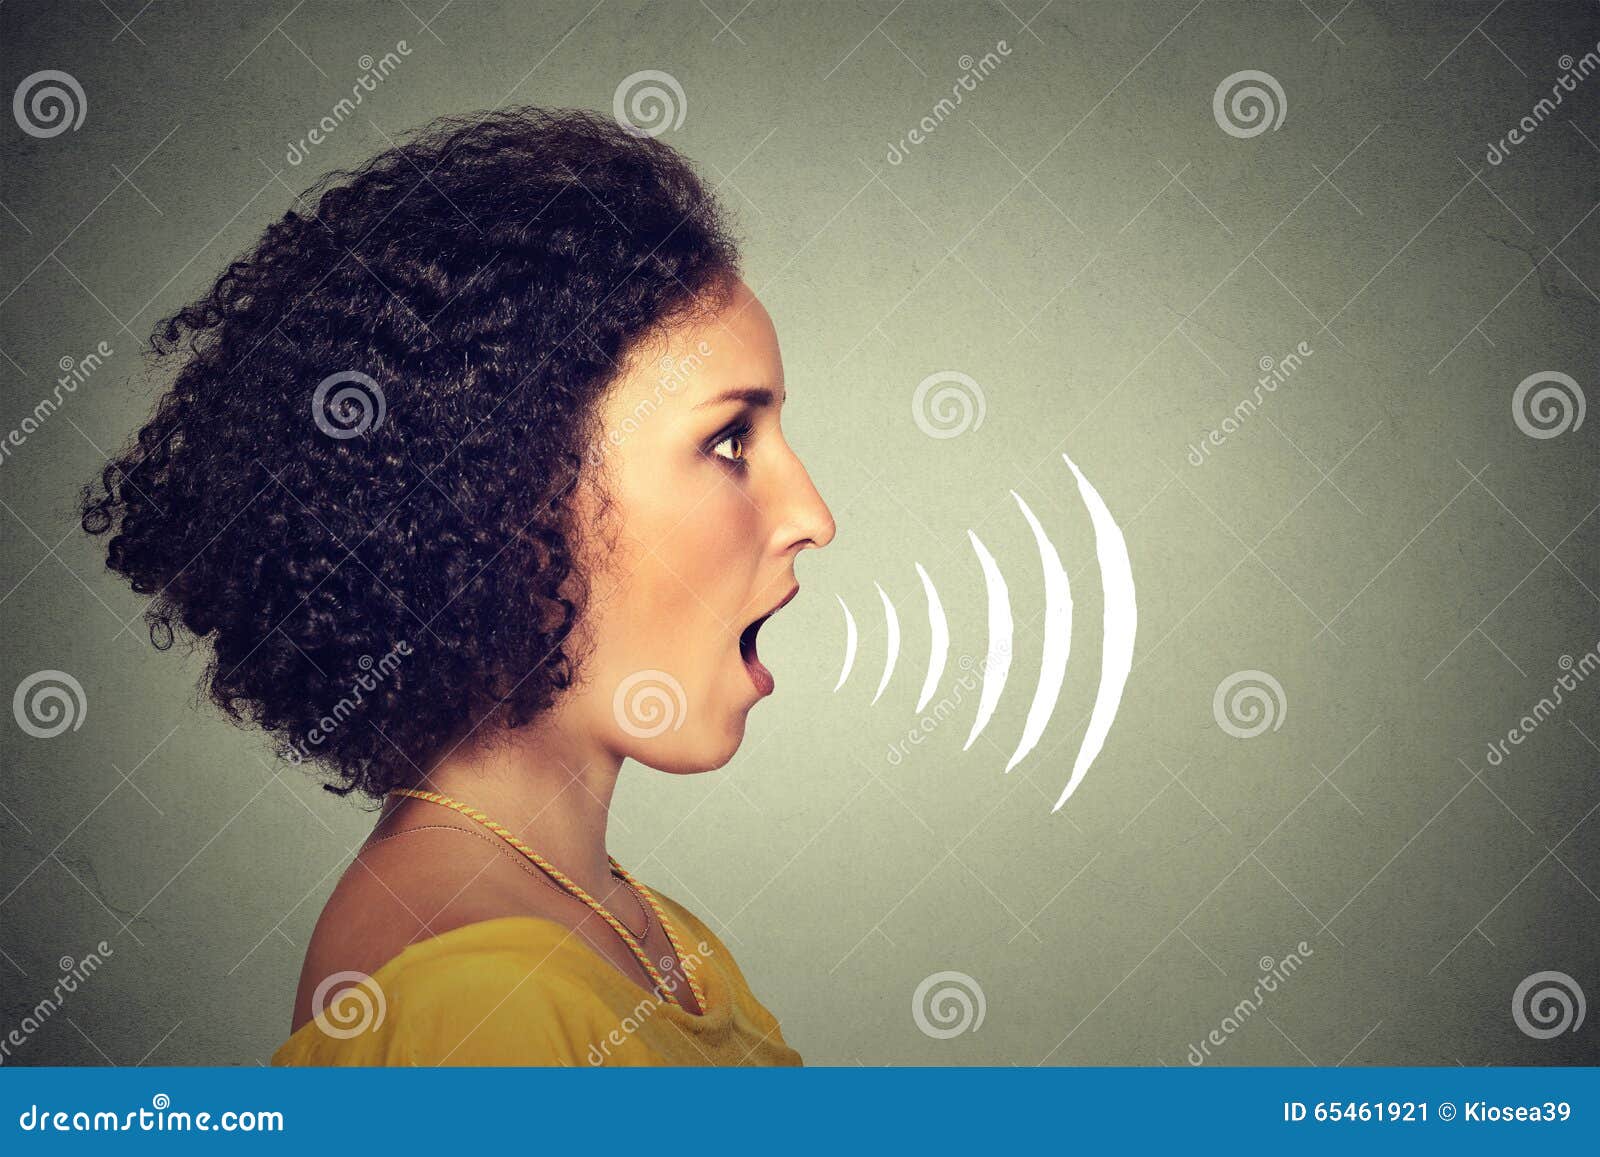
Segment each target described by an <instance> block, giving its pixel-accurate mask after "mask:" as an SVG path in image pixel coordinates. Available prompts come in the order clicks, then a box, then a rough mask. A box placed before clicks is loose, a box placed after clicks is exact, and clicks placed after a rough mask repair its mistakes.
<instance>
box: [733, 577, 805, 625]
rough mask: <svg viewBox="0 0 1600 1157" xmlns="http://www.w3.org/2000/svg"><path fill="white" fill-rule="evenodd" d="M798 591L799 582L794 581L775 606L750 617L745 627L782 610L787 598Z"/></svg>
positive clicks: (787, 600)
mask: <svg viewBox="0 0 1600 1157" xmlns="http://www.w3.org/2000/svg"><path fill="white" fill-rule="evenodd" d="M799 593H800V584H799V583H795V585H794V586H792V587H791V588H789V593H788V594H786V595H784V596H783V598H781V599H779V600H778V605H777V606H775V607H773V608H772V609H771V610H769V611H766V612H764V613H763V614H760V615H757V616H756V617H755V618H753V619H751V620H750V622H748V623H746V624H745V628H746V629H747V630H748V629H749V628H750V627H751V626H753V625H754V624H756V623H760V622H765V621H766V620H767V619H770V618H771V617H772V616H773V615H775V614H777V613H778V612H779V611H781V610H783V608H784V607H785V606H786V605H788V602H789V600H790V599H792V598H794V596H795V595H797V594H799Z"/></svg>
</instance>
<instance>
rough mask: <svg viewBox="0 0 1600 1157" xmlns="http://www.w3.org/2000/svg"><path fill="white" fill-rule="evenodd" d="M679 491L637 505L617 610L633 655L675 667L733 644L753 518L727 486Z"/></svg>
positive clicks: (751, 556) (752, 556) (754, 549)
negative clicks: (671, 498) (629, 570)
mask: <svg viewBox="0 0 1600 1157" xmlns="http://www.w3.org/2000/svg"><path fill="white" fill-rule="evenodd" d="M663 489H666V488H663ZM660 493H661V492H659V491H658V495H659V494H660ZM668 493H670V491H668ZM678 494H679V496H680V497H679V499H678V500H676V501H662V499H661V498H660V497H657V498H656V499H655V501H652V502H649V503H643V504H640V506H639V507H638V508H636V510H635V515H636V517H634V518H633V519H631V520H630V535H629V538H630V547H631V549H630V551H629V554H630V555H631V559H630V565H631V566H632V567H633V573H632V575H631V577H630V578H629V579H628V580H627V582H626V584H625V586H624V588H623V591H622V598H621V599H620V600H619V604H620V605H619V607H618V610H619V611H620V612H621V618H622V619H623V620H624V621H625V623H626V626H625V627H624V628H623V629H624V630H626V631H627V634H626V635H625V636H624V637H625V638H627V639H629V640H631V643H630V646H629V649H630V650H631V651H633V653H635V654H637V655H640V656H641V657H644V656H654V657H655V658H654V660H652V661H658V662H660V663H662V664H669V663H670V664H676V665H682V664H684V663H686V662H688V661H690V657H691V656H693V655H695V654H700V653H706V652H708V651H715V650H717V649H718V648H721V649H726V648H725V647H724V644H728V645H732V644H733V643H734V641H735V639H736V632H737V628H738V626H739V624H738V623H737V622H736V620H737V618H738V616H739V614H740V612H741V607H742V604H743V600H744V599H745V598H746V596H747V595H748V593H749V590H748V588H749V584H750V575H751V573H752V566H753V565H754V562H755V561H756V560H757V558H758V553H759V548H758V544H757V529H758V527H757V523H758V517H759V516H758V513H757V511H756V510H755V509H754V508H753V506H752V504H751V503H749V502H747V501H746V500H745V499H744V497H743V496H742V495H741V494H740V493H739V491H738V490H737V489H736V488H735V487H734V486H733V485H732V484H731V483H724V484H720V485H717V486H715V487H713V488H712V489H711V490H709V491H700V492H698V493H694V492H690V491H689V489H688V488H687V487H686V488H683V489H681V490H679V491H678ZM686 674H687V672H686Z"/></svg>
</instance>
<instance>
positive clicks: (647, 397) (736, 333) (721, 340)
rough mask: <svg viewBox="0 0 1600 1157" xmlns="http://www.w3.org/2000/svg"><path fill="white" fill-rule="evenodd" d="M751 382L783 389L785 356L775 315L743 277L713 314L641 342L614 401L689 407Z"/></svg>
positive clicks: (625, 405) (625, 406)
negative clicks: (780, 349)
mask: <svg viewBox="0 0 1600 1157" xmlns="http://www.w3.org/2000/svg"><path fill="white" fill-rule="evenodd" d="M752 386H758V387H759V386H766V387H769V388H772V389H774V390H781V389H782V387H783V360H782V356H781V354H780V352H779V349H778V335H777V331H776V329H775V327H774V326H773V324H772V318H771V316H770V315H769V314H768V313H767V311H766V308H765V307H764V306H763V305H762V304H761V302H760V300H759V299H758V298H757V297H756V296H755V294H754V293H753V292H751V290H750V288H749V287H748V286H747V285H745V283H744V282H743V281H740V282H738V283H737V284H736V286H735V287H734V290H733V292H732V293H731V294H730V296H729V298H728V300H727V301H726V303H725V304H724V305H723V306H722V308H721V309H720V310H718V311H717V313H716V314H715V315H714V316H711V317H702V318H695V319H692V320H690V321H686V322H684V323H681V324H679V325H677V326H675V327H673V328H672V329H671V330H669V331H667V332H666V333H665V334H663V335H660V336H658V337H656V338H655V340H653V341H651V342H649V343H647V344H645V345H642V346H641V347H640V348H639V349H638V350H637V351H636V352H635V354H634V356H633V357H632V358H631V359H630V362H629V365H628V367H627V368H626V369H625V370H624V372H623V374H622V375H621V377H620V378H619V380H618V382H617V383H616V386H615V389H614V391H613V393H612V397H611V403H612V405H614V406H621V407H622V408H623V409H630V408H632V407H633V406H634V405H636V404H637V403H640V402H649V403H653V404H657V405H668V404H670V405H672V406H673V407H674V408H676V409H679V410H681V411H683V412H688V411H690V410H693V409H694V408H695V407H696V406H699V405H700V404H701V403H703V402H707V401H710V400H711V399H713V398H715V397H717V396H718V395H720V394H722V393H723V392H725V391H727V390H730V389H736V388H742V387H752ZM715 409H717V407H713V406H707V407H706V408H705V411H704V412H707V413H709V412H711V411H712V410H715Z"/></svg>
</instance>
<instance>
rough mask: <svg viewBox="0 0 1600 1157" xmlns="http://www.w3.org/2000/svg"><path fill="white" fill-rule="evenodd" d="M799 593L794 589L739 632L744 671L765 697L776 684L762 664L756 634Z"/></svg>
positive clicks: (740, 654)
mask: <svg viewBox="0 0 1600 1157" xmlns="http://www.w3.org/2000/svg"><path fill="white" fill-rule="evenodd" d="M799 593H800V588H799V587H798V586H796V587H794V588H793V589H792V590H790V592H789V593H788V594H786V595H785V596H784V597H783V600H782V601H781V602H779V603H778V605H777V606H775V607H773V608H772V609H771V610H770V611H767V612H766V613H765V614H763V615H762V616H761V617H760V618H758V619H756V620H755V621H754V622H752V623H750V624H749V625H748V626H746V627H745V629H744V630H742V631H740V632H739V658H741V659H743V660H744V669H745V670H746V671H747V672H749V674H750V682H751V683H753V684H755V688H756V690H757V691H759V692H761V694H763V695H770V694H772V689H773V687H774V686H775V685H776V684H775V681H774V680H773V678H772V672H771V671H769V670H767V668H766V665H765V664H763V663H762V662H761V658H760V656H759V655H758V654H757V653H756V634H757V632H759V631H760V630H761V625H762V624H763V623H765V622H766V621H767V620H768V619H770V618H771V617H772V616H773V615H775V614H777V613H778V612H779V611H780V610H782V609H783V607H784V605H785V604H786V603H788V601H789V600H790V599H792V598H794V596H795V595H797V594H799Z"/></svg>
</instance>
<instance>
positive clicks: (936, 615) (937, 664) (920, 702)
mask: <svg viewBox="0 0 1600 1157" xmlns="http://www.w3.org/2000/svg"><path fill="white" fill-rule="evenodd" d="M916 568H917V574H919V575H920V576H922V590H923V592H924V593H925V594H926V595H927V596H928V634H929V636H930V638H931V641H930V642H929V644H928V675H927V677H926V678H925V679H923V681H922V694H921V695H919V696H918V697H917V710H918V711H919V712H920V711H921V710H922V709H923V708H924V707H925V706H927V704H928V700H929V699H932V698H933V692H934V688H936V687H938V686H939V676H941V675H943V674H944V664H945V660H946V659H948V658H949V657H950V624H949V623H948V622H946V621H945V617H944V607H943V606H942V605H941V604H940V602H939V592H938V591H936V590H934V589H933V580H932V579H931V578H929V577H928V572H927V571H925V570H923V569H922V564H921V563H920V562H919V563H917V564H916Z"/></svg>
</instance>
